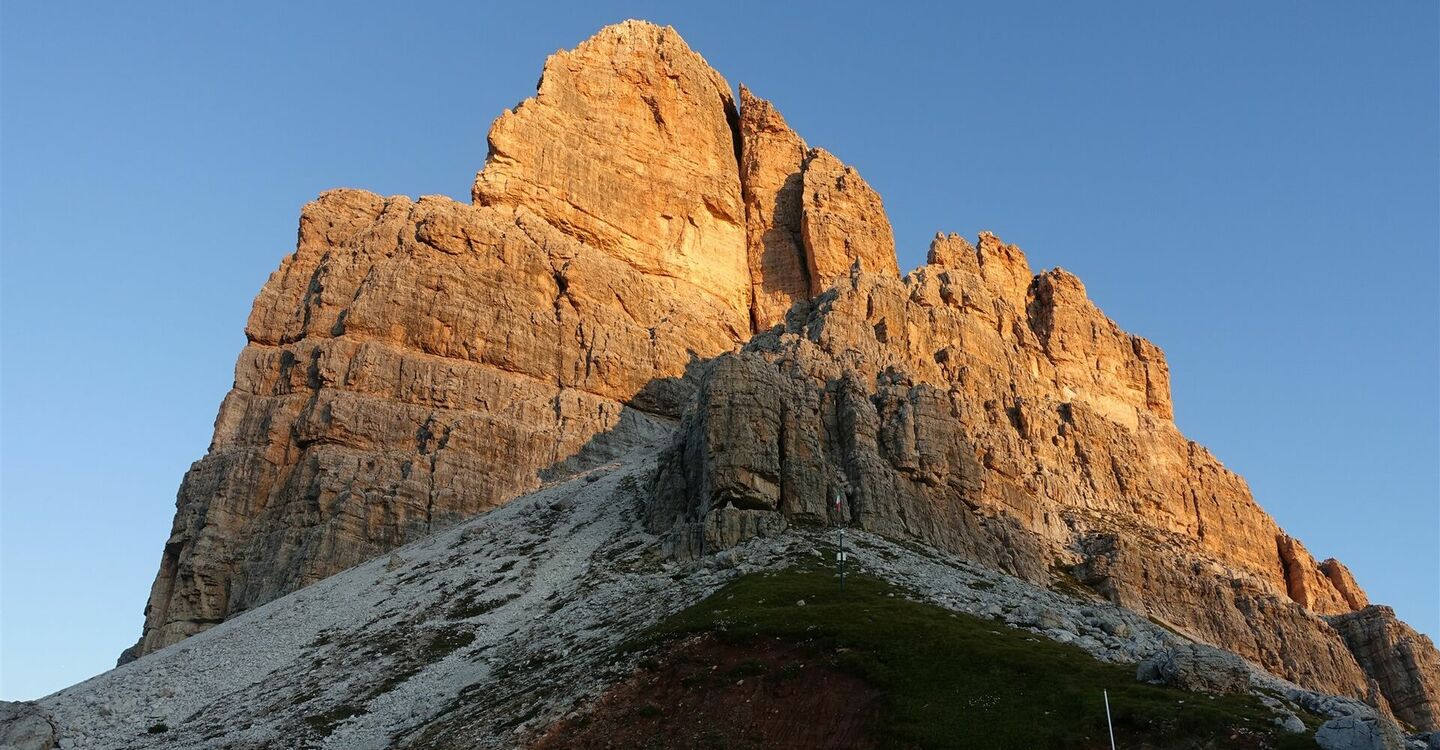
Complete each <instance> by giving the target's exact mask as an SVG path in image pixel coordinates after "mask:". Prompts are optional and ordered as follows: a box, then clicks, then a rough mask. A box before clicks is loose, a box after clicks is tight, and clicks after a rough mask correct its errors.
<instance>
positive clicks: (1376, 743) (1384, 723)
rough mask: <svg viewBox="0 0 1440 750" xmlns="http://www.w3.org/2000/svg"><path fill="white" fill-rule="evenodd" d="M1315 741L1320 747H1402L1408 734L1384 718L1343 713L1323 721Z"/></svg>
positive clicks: (1394, 749) (1376, 749)
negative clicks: (1401, 731) (1361, 716)
mask: <svg viewBox="0 0 1440 750" xmlns="http://www.w3.org/2000/svg"><path fill="white" fill-rule="evenodd" d="M1315 744H1316V745H1317V746H1319V747H1320V750H1403V748H1404V747H1405V736H1404V735H1402V734H1400V730H1399V729H1398V728H1396V727H1395V725H1394V724H1393V723H1392V722H1390V721H1388V720H1386V719H1383V718H1360V717H1355V716H1344V717H1341V718H1338V719H1331V720H1329V721H1327V722H1325V723H1324V724H1321V725H1320V729H1319V731H1317V732H1316V733H1315Z"/></svg>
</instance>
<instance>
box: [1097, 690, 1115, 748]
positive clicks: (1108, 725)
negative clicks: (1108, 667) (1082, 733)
mask: <svg viewBox="0 0 1440 750" xmlns="http://www.w3.org/2000/svg"><path fill="white" fill-rule="evenodd" d="M1100 692H1101V694H1103V695H1104V696H1105V728H1106V729H1108V730H1110V750H1115V726H1114V725H1113V724H1111V723H1110V691H1109V690H1102V691H1100Z"/></svg>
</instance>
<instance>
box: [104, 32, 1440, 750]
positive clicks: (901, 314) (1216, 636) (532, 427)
mask: <svg viewBox="0 0 1440 750" xmlns="http://www.w3.org/2000/svg"><path fill="white" fill-rule="evenodd" d="M246 332H247V337H248V344H247V345H246V347H245V349H244V350H243V351H242V352H241V354H240V357H239V361H238V362H237V364H236V371H235V385H234V388H233V389H232V390H231V392H230V393H229V394H228V395H227V396H226V398H225V400H224V402H223V403H222V404H221V408H220V413H219V416H218V417H217V419H216V429H215V437H214V440H213V441H212V443H211V446H210V450H209V452H208V453H207V454H206V456H205V457H204V458H202V459H201V460H200V461H198V462H197V463H196V464H195V465H194V467H192V469H191V470H190V472H189V473H188V474H187V475H186V478H185V480H184V482H183V484H182V485H181V488H180V492H179V497H178V499H177V512H176V518H175V523H174V527H173V531H172V534H171V537H170V540H169V541H168V542H167V544H166V546H165V550H164V554H163V557H162V561H161V568H160V572H159V574H158V576H157V578H156V581H155V584H154V587H153V589H152V591H151V596H150V601H149V604H148V605H147V607H146V624H145V630H144V634H143V636H142V638H141V641H140V643H139V644H137V647H136V648H135V649H132V651H131V652H130V654H131V655H132V656H133V655H135V654H143V653H148V652H150V651H153V650H155V649H157V648H161V647H163V646H166V645H168V644H171V643H175V642H177V641H179V640H181V639H183V638H185V637H187V636H189V635H192V634H194V633H196V632H199V631H201V630H203V629H205V628H208V627H210V626H212V625H214V624H216V623H218V622H221V621H223V620H225V619H226V618H228V617H230V616H233V615H234V614H236V613H238V612H241V611H244V610H246V609H249V608H252V607H255V606H257V605H259V604H262V603H264V602H266V601H269V600H271V599H274V598H276V597H278V596H280V595H283V594H285V593H288V592H290V591H294V590H296V589H298V588H300V587H302V586H305V585H307V584H309V583H311V582H314V581H316V580H319V579H320V578H323V577H325V576H328V575H331V574H333V573H335V572H337V571H339V570H342V569H344V568H347V567H350V566H352V565H355V564H357V563H359V562H361V561H364V560H366V559H369V558H372V557H374V556H376V555H378V554H380V553H382V552H384V551H386V550H388V549H391V548H394V547H396V546H398V545H401V544H404V543H406V542H409V541H412V540H414V539H416V538H419V537H421V536H424V535H426V534H429V533H431V532H433V531H435V530H438V529H440V528H443V527H445V526H447V525H450V524H453V523H454V522H456V521H458V520H459V519H462V518H464V517H467V516H470V515H473V514H475V513H480V512H483V511H485V510H487V509H490V508H494V507H496V506H498V505H500V504H502V503H504V502H506V501H507V500H509V499H510V498H513V497H515V496H517V495H519V494H522V493H524V492H525V491H527V490H530V489H533V488H535V487H536V486H538V485H539V484H540V483H542V482H544V481H546V480H548V479H551V478H554V477H558V476H562V475H564V474H567V473H570V472H573V471H575V470H578V469H582V468H585V467H587V466H591V465H594V464H596V463H598V462H604V461H607V460H609V459H610V458H612V457H613V456H615V455H617V454H618V453H621V452H626V451H630V450H634V449H637V448H639V447H642V446H647V445H658V444H667V445H668V447H666V448H664V449H663V450H664V451H665V453H664V456H663V457H662V468H661V470H660V472H659V473H658V474H657V476H656V478H655V482H654V486H653V488H652V489H653V501H652V507H651V509H650V514H649V522H650V525H651V527H652V529H653V530H654V531H655V532H656V533H657V534H659V535H661V536H662V538H663V539H664V541H665V543H666V546H667V548H668V549H669V550H671V551H672V552H673V553H674V554H677V555H695V554H703V553H706V552H709V551H713V550H714V549H717V548H720V547H724V546H727V545H731V544H734V543H736V542H738V541H741V540H743V539H744V538H746V537H748V536H753V535H756V534H770V533H778V532H780V531H781V530H783V529H784V528H785V527H786V526H788V525H792V524H838V523H844V524H850V525H853V526H856V527H859V528H864V529H869V530H873V531H876V532H879V533H882V534H888V535H892V536H897V537H907V538H914V539H918V540H921V541H925V542H928V543H931V544H935V545H938V546H941V547H945V548H948V549H951V550H953V551H956V552H959V553H962V554H965V555H967V556H969V557H970V558H971V559H973V560H975V561H976V562H978V563H981V564H985V565H989V566H992V567H996V568H999V569H1002V570H1006V571H1009V572H1011V573H1014V574H1016V575H1019V576H1022V577H1025V578H1029V579H1031V580H1035V581H1041V582H1050V581H1052V580H1054V579H1055V578H1056V577H1057V576H1058V577H1064V578H1066V579H1068V580H1069V581H1070V582H1071V583H1078V584H1080V585H1082V586H1085V587H1088V588H1089V589H1090V590H1091V591H1092V592H1093V593H1094V595H1095V596H1097V597H1105V598H1108V599H1110V600H1113V601H1115V602H1118V603H1121V604H1123V605H1125V606H1128V607H1132V608H1134V609H1137V610H1139V611H1142V612H1145V613H1147V614H1150V615H1151V616H1153V617H1155V618H1156V619H1159V620H1162V621H1164V622H1165V623H1167V624H1169V625H1170V626H1171V627H1173V628H1175V629H1176V630H1179V631H1181V632H1183V633H1185V634H1188V635H1191V636H1193V637H1194V638H1196V639H1198V640H1203V641H1208V642H1211V643H1215V644H1217V645H1221V646H1224V647H1226V648H1229V649H1232V650H1235V651H1236V652H1238V653H1240V654H1242V655H1244V656H1246V657H1247V658H1249V659H1251V660H1253V661H1255V662H1256V663H1258V664H1260V665H1262V666H1264V667H1266V668H1267V669H1269V670H1271V671H1273V672H1275V673H1276V674H1279V675H1282V676H1285V677H1288V678H1291V679H1293V680H1295V681H1297V682H1300V683H1301V684H1303V685H1306V686H1308V687H1312V688H1316V689H1321V690H1325V691H1329V692H1335V693H1344V694H1350V695H1355V696H1359V697H1362V698H1366V699H1368V700H1370V701H1371V702H1372V703H1375V704H1377V705H1380V706H1381V707H1384V708H1389V709H1393V710H1394V712H1395V714H1396V715H1397V716H1399V718H1401V719H1404V720H1406V721H1408V722H1410V723H1412V724H1415V725H1416V726H1431V725H1433V724H1434V722H1435V717H1436V716H1437V706H1440V674H1437V667H1436V664H1437V660H1436V659H1435V658H1434V647H1433V645H1431V644H1429V642H1428V640H1425V639H1424V637H1423V636H1419V635H1418V634H1415V633H1414V632H1413V631H1412V630H1409V629H1408V627H1405V626H1404V625H1403V623H1398V621H1394V619H1393V614H1390V615H1388V616H1387V615H1385V611H1384V610H1383V609H1382V610H1377V609H1376V608H1373V607H1371V608H1369V609H1367V606H1368V605H1369V602H1368V601H1367V599H1366V597H1365V594H1364V592H1363V591H1361V590H1360V588H1359V587H1358V586H1357V585H1356V584H1355V581H1354V579H1353V577H1352V576H1351V575H1350V573H1349V571H1348V570H1347V569H1345V567H1344V566H1343V565H1340V564H1339V563H1338V562H1335V561H1333V560H1327V561H1325V562H1323V563H1317V562H1316V561H1315V560H1314V558H1313V557H1312V556H1311V555H1310V553H1309V552H1307V551H1306V550H1305V548H1304V547H1303V546H1302V545H1301V544H1300V543H1299V542H1298V541H1296V540H1295V539H1293V538H1291V537H1290V536H1288V535H1286V534H1285V533H1284V532H1283V531H1282V530H1280V529H1279V528H1278V527H1277V525H1276V524H1275V522H1274V521H1273V520H1272V519H1271V518H1270V517H1269V516H1268V515H1267V514H1266V513H1265V512H1264V511H1262V510H1261V509H1260V508H1259V506H1258V505H1257V504H1256V503H1255V501H1254V499H1253V498H1252V497H1251V495H1250V492H1249V490H1248V488H1247V487H1246V485H1245V482H1244V480H1242V479H1241V478H1240V477H1238V476H1236V475H1235V474H1233V473H1231V472H1229V471H1228V470H1226V469H1225V467H1224V466H1223V465H1221V463H1220V462H1219V461H1218V460H1217V459H1216V458H1215V457H1214V456H1212V455H1211V454H1210V452H1209V451H1207V450H1206V449H1205V448H1203V447H1201V446H1199V445H1197V444H1195V443H1193V442H1191V441H1189V440H1187V439H1186V438H1185V437H1184V436H1183V435H1182V434H1180V432H1179V431H1178V430H1177V429H1176V427H1175V425H1174V423H1173V421H1172V416H1173V408H1172V405H1171V401H1170V375H1169V369H1168V365H1167V364H1166V361H1165V357H1164V354H1163V353H1162V352H1161V351H1160V349H1159V348H1158V347H1156V346H1155V345H1154V344H1151V343H1150V342H1148V341H1146V340H1144V339H1142V338H1139V337H1137V336H1133V335H1131V334H1128V333H1126V332H1124V331H1123V330H1121V329H1120V328H1119V326H1117V325H1116V324H1115V323H1114V322H1112V321H1111V320H1110V319H1108V318H1107V317H1105V316H1104V314H1103V313H1101V312H1100V310H1099V309H1098V308H1097V307H1096V306H1095V305H1094V304H1093V303H1092V302H1091V301H1090V299H1089V298H1088V296H1087V294H1086V291H1085V287H1084V285H1083V284H1082V283H1081V282H1080V280H1079V279H1077V278H1076V277H1075V276H1073V275H1071V274H1069V273H1067V272H1065V271H1063V270H1060V269H1054V270H1050V271H1044V272H1040V273H1036V272H1035V271H1034V270H1033V269H1031V268H1030V267H1029V265H1028V263H1027V261H1026V259H1025V256H1024V254H1023V253H1022V252H1021V251H1020V250H1019V249H1018V248H1016V247H1014V246H1012V245H1008V244H1005V243H1004V242H1003V241H1001V240H1000V239H999V238H998V237H996V236H995V235H993V234H988V233H987V234H982V235H980V236H979V238H978V239H977V240H976V241H975V242H974V243H971V242H969V241H967V240H965V239H962V238H960V237H958V236H955V235H941V236H937V237H936V239H935V241H934V242H933V243H932V245H931V248H930V252H929V256H928V262H927V263H926V264H925V265H923V266H921V267H920V268H918V269H916V270H914V271H912V272H910V273H909V274H905V275H903V276H902V275H901V273H900V271H899V269H898V266H897V264H896V256H895V242H894V235H893V232H892V230H891V226H890V223H889V220H888V218H887V217H886V214H885V210H884V206H883V204H882V201H881V199H880V196H879V195H878V194H877V193H876V192H875V191H874V190H873V189H871V188H870V186H869V185H867V184H866V183H865V182H864V180H863V179H862V178H861V177H860V175H859V174H858V173H857V172H856V171H855V170H854V169H853V168H851V167H848V166H846V165H844V164H843V163H842V162H840V161H839V160H838V159H837V158H836V157H835V156H833V155H831V154H830V153H828V152H826V151H824V150H822V149H818V148H812V147H811V146H809V145H808V144H807V143H806V142H805V141H804V140H803V139H802V138H801V137H800V136H798V135H797V134H796V133H795V132H793V131H792V130H791V129H790V127H789V126H788V125H787V124H786V122H785V120H784V118H783V117H782V116H781V114H780V113H779V111H778V110H777V109H776V108H775V107H774V106H773V105H771V104H770V103H768V102H766V101H764V100H762V99H760V98H758V97H756V96H755V95H753V94H752V93H751V92H750V91H749V90H747V89H743V88H742V89H741V91H740V95H739V101H738V104H737V102H736V100H735V97H734V94H732V89H731V86H730V84H729V83H728V82H726V80H725V79H724V78H723V77H721V76H720V74H719V73H717V72H716V71H715V70H713V69H712V68H711V67H710V66H709V65H708V64H707V63H706V62H705V60H704V59H703V58H701V57H700V55H698V54H696V53H695V52H694V51H692V50H691V49H690V48H689V47H688V46H687V45H686V44H685V42H684V41H683V40H682V39H681V38H680V37H679V35H678V34H676V33H675V32H674V30H672V29H669V28H661V27H657V26H654V25H651V24H648V23H643V22H636V21H629V22H625V23H623V24H618V25H616V26H611V27H607V28H606V29H603V30H602V31H601V32H600V33H598V34H597V35H596V36H595V37H593V38H591V39H590V40H588V41H586V42H584V43H582V44H581V45H579V46H578V47H577V48H575V49H574V50H571V51H568V52H559V53H556V54H555V55H553V56H552V57H551V58H550V59H549V60H548V61H547V62H546V65H545V69H544V73H543V76H542V78H541V82H540V85H539V90H538V93H537V94H536V96H534V97H532V98H531V99H528V100H526V101H524V102H522V103H521V104H520V105H519V106H517V107H516V108H515V109H514V110H511V111H507V112H505V113H504V114H502V115H501V116H500V118H499V119H497V120H496V122H495V124H494V126H493V127H492V129H491V133H490V154H489V157H488V158H487V160H486V164H485V166H484V169H482V170H481V171H480V173H479V174H478V176H477V177H476V180H475V186H474V191H473V199H472V202H471V203H469V204H466V203H459V202H456V201H453V200H450V199H448V198H440V197H433V196H432V197H424V198H420V199H419V200H411V199H409V198H404V197H391V198H384V197H381V196H379V195H375V194H372V193H368V192H363V191H356V190H336V191H332V192H329V193H326V194H324V195H322V196H321V197H320V198H319V199H318V200H316V201H315V202H313V203H311V204H310V205H308V206H306V208H305V209H304V211H303V212H302V215H301V220H300V235H299V244H298V247H297V249H296V251H295V252H294V254H292V255H290V256H289V257H287V258H286V259H285V260H284V261H283V262H282V264H281V266H280V268H279V269H278V270H277V271H276V272H275V273H274V274H272V276H271V277H270V280H269V281H268V282H267V283H266V284H265V286H264V288H263V289H262V290H261V292H260V294H259V296H258V297H257V298H256V301H255V306H254V309H253V311H252V313H251V316H250V320H249V323H248V325H247V328H246ZM837 495H838V496H839V497H840V498H841V502H840V504H839V506H838V507H837V506H836V504H835V503H834V498H835V497H836V496H837ZM1352 612H1354V613H1356V614H1349V613H1352ZM1327 616H1328V617H1330V618H1332V619H1330V620H1327ZM1396 643H1403V644H1406V648H1407V649H1409V650H1408V651H1405V653H1406V654H1409V656H1407V657H1404V658H1403V659H1402V658H1401V657H1399V656H1394V654H1397V653H1399V651H1400V650H1398V649H1397V648H1394V647H1391V646H1390V645H1386V644H1391V645H1393V644H1396ZM1357 657H1358V658H1357ZM1397 659H1398V660H1399V661H1397ZM1402 662H1403V663H1402Z"/></svg>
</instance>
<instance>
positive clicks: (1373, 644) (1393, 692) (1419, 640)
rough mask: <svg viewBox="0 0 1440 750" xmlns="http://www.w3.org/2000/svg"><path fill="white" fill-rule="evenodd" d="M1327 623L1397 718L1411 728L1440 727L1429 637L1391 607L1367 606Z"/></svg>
mask: <svg viewBox="0 0 1440 750" xmlns="http://www.w3.org/2000/svg"><path fill="white" fill-rule="evenodd" d="M1328 619H1329V621H1330V624H1331V625H1333V626H1334V627H1335V629H1336V630H1338V631H1340V635H1341V637H1343V638H1344V639H1345V643H1347V644H1348V645H1349V646H1350V649H1351V651H1353V652H1354V653H1355V659H1356V660H1357V661H1358V662H1360V666H1361V667H1362V668H1364V670H1365V673H1366V674H1367V675H1369V676H1370V678H1371V679H1373V680H1374V681H1375V683H1376V684H1377V685H1378V686H1379V689H1380V691H1381V692H1382V693H1384V694H1385V696H1386V697H1387V698H1388V699H1389V701H1390V707H1391V709H1392V710H1393V711H1394V712H1395V716H1396V717H1397V718H1399V719H1400V720H1401V721H1404V722H1406V723H1407V724H1410V725H1411V726H1414V727H1419V728H1424V729H1433V728H1435V727H1440V653H1437V652H1436V651H1435V644H1434V643H1432V642H1431V641H1430V639H1429V638H1427V637H1426V636H1424V635H1422V634H1420V633H1417V632H1415V629H1414V628H1411V627H1410V626H1409V625H1406V624H1405V623H1403V622H1401V621H1400V620H1399V619H1398V618H1396V617H1395V610H1393V609H1391V608H1389V607H1380V606H1371V607H1365V608H1364V609H1361V610H1360V611H1358V612H1352V613H1349V614H1343V615H1337V616H1334V617H1330V618H1328Z"/></svg>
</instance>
